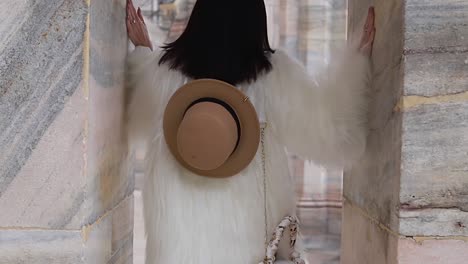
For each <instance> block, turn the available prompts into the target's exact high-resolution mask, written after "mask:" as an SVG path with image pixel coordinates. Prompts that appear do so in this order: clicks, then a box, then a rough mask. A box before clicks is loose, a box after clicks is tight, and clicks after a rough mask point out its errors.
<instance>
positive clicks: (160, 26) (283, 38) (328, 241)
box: [134, 0, 346, 264]
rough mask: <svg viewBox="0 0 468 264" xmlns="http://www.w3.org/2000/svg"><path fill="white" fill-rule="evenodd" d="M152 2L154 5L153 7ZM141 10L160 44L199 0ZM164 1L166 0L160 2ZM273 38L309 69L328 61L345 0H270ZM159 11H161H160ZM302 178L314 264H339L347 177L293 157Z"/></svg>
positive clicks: (138, 250) (138, 233)
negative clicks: (343, 202) (343, 196)
mask: <svg viewBox="0 0 468 264" xmlns="http://www.w3.org/2000/svg"><path fill="white" fill-rule="evenodd" d="M152 1H154V3H153V5H152ZM134 2H135V4H136V5H139V6H141V7H142V10H143V14H144V15H145V16H146V17H147V24H148V28H149V31H150V34H151V36H152V40H153V42H154V43H155V45H161V44H162V43H164V42H167V41H171V40H174V39H175V38H177V36H179V34H180V33H181V32H182V31H183V29H184V26H185V23H186V22H187V18H188V17H189V14H190V10H191V7H192V6H193V3H194V2H195V0H175V1H174V3H172V4H171V3H170V2H171V1H162V2H164V3H166V4H162V5H160V6H158V4H157V3H158V1H156V0H134ZM159 2H161V1H159ZM265 3H266V6H267V12H268V24H269V37H270V42H271V45H272V46H273V47H275V48H278V47H281V48H284V49H286V50H287V51H288V53H290V54H291V55H292V56H295V57H296V58H297V59H299V60H300V61H302V62H303V63H304V65H306V67H307V68H308V70H309V71H313V70H314V66H315V65H317V64H319V63H324V62H326V61H327V59H328V52H329V50H330V48H332V47H333V46H334V45H336V43H337V42H340V41H342V40H344V39H345V34H346V33H345V32H346V0H265ZM158 8H159V11H158ZM290 165H291V170H292V173H293V175H294V176H295V177H296V179H297V194H298V198H299V203H298V211H299V217H300V218H301V224H302V227H301V230H302V232H303V235H304V239H305V242H306V248H307V252H308V256H307V259H308V261H309V264H338V263H340V237H341V204H342V201H341V190H342V175H341V173H340V172H337V171H327V170H324V169H321V168H318V167H317V166H315V165H314V164H312V163H310V162H304V161H303V160H300V159H298V158H296V157H294V156H291V162H290ZM139 179H141V175H137V179H136V191H135V227H134V230H135V233H134V264H143V263H144V249H145V241H144V227H143V212H142V202H141V191H140V190H141V189H140V188H139V187H140V185H141V181H140V180H139Z"/></svg>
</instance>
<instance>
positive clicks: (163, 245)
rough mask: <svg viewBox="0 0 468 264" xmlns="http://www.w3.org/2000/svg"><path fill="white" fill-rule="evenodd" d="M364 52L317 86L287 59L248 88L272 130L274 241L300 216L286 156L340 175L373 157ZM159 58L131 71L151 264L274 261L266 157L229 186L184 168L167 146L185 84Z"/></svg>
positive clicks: (140, 53) (141, 53)
mask: <svg viewBox="0 0 468 264" xmlns="http://www.w3.org/2000/svg"><path fill="white" fill-rule="evenodd" d="M354 50H355V49H352V48H348V49H345V51H343V52H340V53H338V52H337V53H336V54H339V55H337V56H336V58H334V59H333V60H332V61H333V63H332V64H331V65H328V66H327V67H325V68H324V71H322V72H320V73H318V74H316V75H315V76H310V75H308V74H307V72H306V70H305V69H304V68H303V67H302V66H301V65H300V63H298V62H296V61H295V60H293V59H292V58H291V57H289V56H288V55H286V53H285V52H283V51H281V50H278V51H276V53H275V54H273V55H272V57H271V62H272V65H273V70H272V71H271V72H270V73H268V74H266V75H264V76H261V77H260V78H259V79H258V80H257V81H256V82H255V83H253V84H241V85H239V87H241V89H242V90H243V91H244V92H245V93H246V94H247V95H248V96H249V97H250V99H251V101H252V102H253V104H254V106H255V107H256V109H257V111H258V113H259V116H260V119H261V120H262V122H266V123H267V124H268V126H267V129H266V136H265V142H266V144H265V147H266V157H267V162H266V167H267V175H268V177H267V195H268V200H267V201H268V206H267V212H268V221H269V222H268V227H269V233H272V232H273V230H274V228H275V226H276V225H277V224H278V223H279V222H280V221H281V220H282V219H283V217H284V216H286V215H294V214H295V191H294V183H293V179H292V177H291V176H290V175H289V170H288V160H287V156H286V152H285V148H286V149H287V150H288V151H290V152H292V153H296V154H298V155H301V156H302V157H304V158H307V159H311V160H314V161H315V162H317V163H319V164H326V165H335V166H338V167H343V166H347V165H349V164H351V163H352V162H354V161H356V160H357V159H358V158H359V157H360V156H361V154H362V153H363V152H364V149H365V140H366V134H367V126H366V125H367V124H366V120H367V103H368V101H367V97H366V92H367V89H368V81H369V62H368V59H367V58H365V57H364V56H362V55H360V54H358V53H357V52H354ZM159 56H160V53H159V52H151V51H150V50H149V49H148V48H142V47H137V48H136V49H135V50H134V51H133V52H131V53H130V54H129V61H128V63H129V64H128V66H129V68H128V81H129V85H130V87H131V89H132V90H133V91H132V97H131V102H130V105H129V118H130V121H129V132H130V137H131V138H132V139H140V140H143V142H144V144H145V145H146V148H147V154H146V162H145V163H146V166H145V173H146V179H145V182H144V190H143V200H144V218H145V227H146V232H147V248H146V251H147V252H146V263H147V264H176V263H177V264H179V263H184V264H220V263H223V264H257V263H259V262H260V261H261V260H262V259H263V257H264V253H265V245H264V232H265V231H264V230H265V226H264V200H263V174H262V161H261V155H260V150H259V151H258V152H257V155H256V157H255V159H254V160H253V161H252V163H251V164H250V165H249V166H248V167H247V168H246V169H245V170H244V171H242V172H241V173H240V174H238V175H235V176H233V177H230V178H227V179H212V178H205V177H200V176H197V175H194V174H192V173H191V172H189V171H187V170H186V169H184V168H183V167H181V166H180V165H179V164H178V163H177V162H176V161H175V159H174V158H173V157H172V155H171V154H170V152H169V149H168V148H167V146H166V143H165V140H164V137H163V133H162V116H163V112H164V109H165V106H166V104H167V102H168V100H169V98H170V96H171V95H172V94H173V93H174V92H175V90H176V89H177V88H179V87H180V86H182V85H183V83H184V81H185V77H184V76H183V75H182V74H181V73H180V72H178V71H173V70H170V69H169V68H168V67H167V66H165V65H162V66H159V65H158V60H159ZM324 77H325V78H324ZM286 240H287V239H286ZM285 242H287V241H285ZM288 253H289V252H288V247H287V246H283V247H282V248H280V251H279V255H278V258H279V259H281V258H283V259H285V258H286V257H287V254H288Z"/></svg>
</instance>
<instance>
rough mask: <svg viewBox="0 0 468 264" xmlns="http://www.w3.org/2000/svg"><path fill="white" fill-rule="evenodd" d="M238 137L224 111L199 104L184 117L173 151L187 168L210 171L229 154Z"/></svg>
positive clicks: (210, 103)
mask: <svg viewBox="0 0 468 264" xmlns="http://www.w3.org/2000/svg"><path fill="white" fill-rule="evenodd" d="M238 137H239V135H238V132H237V124H236V121H235V119H234V118H233V116H232V115H231V113H230V112H229V111H228V110H227V109H226V108H225V107H223V106H222V105H220V104H217V103H213V102H200V103H197V104H195V105H193V106H191V107H190V108H189V109H188V110H187V112H186V113H185V115H184V118H183V120H182V122H181V123H180V126H179V129H178V132H177V148H178V151H179V153H180V156H181V157H182V159H183V160H184V161H185V162H186V163H187V164H188V165H190V166H192V167H194V168H196V169H199V170H214V169H217V168H219V167H220V166H221V165H223V164H224V163H225V162H226V160H227V159H228V158H229V156H230V155H231V154H232V153H233V151H234V149H235V148H236V143H237V140H238Z"/></svg>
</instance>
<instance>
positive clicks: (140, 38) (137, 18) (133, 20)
mask: <svg viewBox="0 0 468 264" xmlns="http://www.w3.org/2000/svg"><path fill="white" fill-rule="evenodd" d="M126 20H127V33H128V38H129V39H130V40H131V41H132V43H133V44H134V45H135V47H136V46H143V47H148V48H150V49H151V50H153V44H151V40H150V38H149V35H148V29H147V28H146V24H145V20H144V18H143V16H142V15H141V9H140V8H138V11H137V10H135V7H134V6H133V2H132V0H127V19H126Z"/></svg>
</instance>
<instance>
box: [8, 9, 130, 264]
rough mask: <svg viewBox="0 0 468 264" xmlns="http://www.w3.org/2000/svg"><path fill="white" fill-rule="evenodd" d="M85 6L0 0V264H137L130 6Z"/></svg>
mask: <svg viewBox="0 0 468 264" xmlns="http://www.w3.org/2000/svg"><path fill="white" fill-rule="evenodd" d="M88 3H89V1H86V0H44V1H33V0H18V1H1V2H0V22H1V23H0V211H1V214H0V263H2V264H3V263H5V264H6V263H8V264H16V263H35V264H36V263H37V264H42V263H60V264H68V263H70V264H72V263H87V264H88V263H93V264H94V263H96V264H102V263H125V264H127V263H131V262H132V261H131V256H132V254H131V248H132V228H133V213H132V212H133V199H132V196H131V195H132V191H133V179H132V177H131V176H130V175H131V174H130V170H131V168H130V167H129V166H127V164H126V155H127V151H126V142H125V140H126V139H125V133H123V127H122V126H123V112H124V98H125V89H124V77H123V76H124V75H123V72H124V68H125V58H126V54H127V46H128V41H127V36H126V28H125V0H116V1H106V0H95V1H91V3H90V4H91V5H90V6H88ZM4 252H6V253H4Z"/></svg>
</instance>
